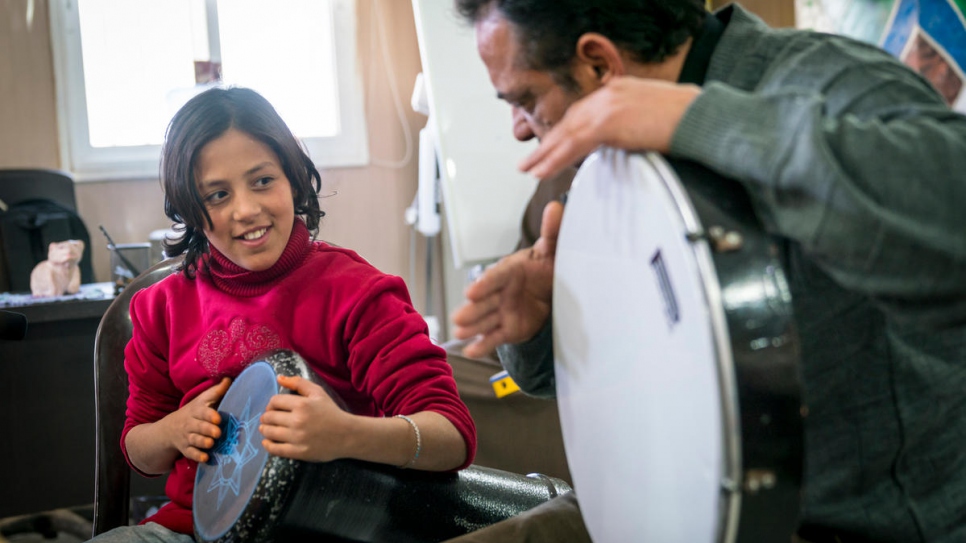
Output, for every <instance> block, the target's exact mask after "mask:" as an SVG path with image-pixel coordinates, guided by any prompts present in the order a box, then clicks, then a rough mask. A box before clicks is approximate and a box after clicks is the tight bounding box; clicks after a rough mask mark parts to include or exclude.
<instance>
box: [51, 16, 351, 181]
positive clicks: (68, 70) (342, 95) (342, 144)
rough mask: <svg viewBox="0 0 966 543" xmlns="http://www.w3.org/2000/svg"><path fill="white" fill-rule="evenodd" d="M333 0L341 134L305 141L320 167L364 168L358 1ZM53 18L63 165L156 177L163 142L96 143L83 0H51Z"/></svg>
mask: <svg viewBox="0 0 966 543" xmlns="http://www.w3.org/2000/svg"><path fill="white" fill-rule="evenodd" d="M330 1H331V2H332V21H333V29H334V41H335V59H334V60H335V69H336V75H337V77H338V97H337V99H338V103H339V112H338V115H339V126H340V134H339V135H337V136H333V137H312V138H300V140H301V141H302V143H303V145H304V146H305V148H306V150H307V151H308V153H309V156H310V157H312V160H313V161H314V162H315V164H316V167H318V168H320V169H323V168H341V167H358V166H365V165H367V164H368V163H369V143H368V134H367V125H366V119H365V110H364V104H363V98H362V97H363V93H362V88H363V85H362V81H361V75H360V72H361V70H360V66H359V63H358V60H357V41H356V26H357V25H356V22H357V20H358V19H357V13H356V1H355V0H330ZM49 16H50V36H51V50H52V53H53V61H54V62H53V65H54V88H55V94H56V102H57V119H58V123H57V124H58V138H59V144H60V145H59V147H60V160H61V169H64V170H67V171H69V172H71V174H73V176H74V179H75V180H76V181H107V180H119V179H129V180H141V179H157V178H158V176H159V162H160V156H161V146H160V145H140V146H124V147H93V146H91V144H90V137H89V125H88V117H87V92H86V88H85V83H84V68H83V54H82V51H81V37H80V22H79V13H78V0H51V2H50V9H49Z"/></svg>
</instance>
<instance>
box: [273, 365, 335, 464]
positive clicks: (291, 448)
mask: <svg viewBox="0 0 966 543" xmlns="http://www.w3.org/2000/svg"><path fill="white" fill-rule="evenodd" d="M278 383H279V384H280V385H282V386H283V387H285V388H287V389H289V390H293V391H295V392H296V393H297V394H278V395H275V396H273V397H272V399H271V400H269V401H268V406H267V407H266V408H265V413H264V414H262V417H261V421H260V422H261V425H260V426H259V427H258V430H259V431H260V432H261V433H262V435H263V436H265V439H264V440H262V446H263V447H265V450H267V451H268V452H269V454H274V455H275V456H281V457H284V458H295V459H298V460H306V461H310V462H328V461H330V460H335V459H337V458H345V456H346V453H345V451H346V440H347V438H348V437H349V434H350V432H349V425H350V419H351V417H352V415H351V414H349V413H346V412H345V411H343V410H342V408H340V407H339V406H338V405H336V403H335V402H334V401H333V400H332V398H331V397H330V396H329V394H328V393H327V392H326V391H325V389H323V388H322V387H320V386H319V385H317V384H315V383H313V382H311V381H308V380H306V379H303V378H301V377H288V376H285V375H279V376H278Z"/></svg>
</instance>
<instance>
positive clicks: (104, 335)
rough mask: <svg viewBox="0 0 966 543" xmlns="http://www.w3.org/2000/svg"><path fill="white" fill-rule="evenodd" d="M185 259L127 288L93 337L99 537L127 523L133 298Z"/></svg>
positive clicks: (96, 525) (168, 262) (161, 267)
mask: <svg viewBox="0 0 966 543" xmlns="http://www.w3.org/2000/svg"><path fill="white" fill-rule="evenodd" d="M181 260H182V258H181V257H177V258H169V259H167V260H165V261H163V262H160V263H158V264H157V265H155V266H154V267H152V268H150V269H148V270H147V271H145V272H144V273H142V274H141V275H139V276H138V277H137V278H135V279H134V281H133V282H132V283H131V284H129V285H128V286H127V287H125V288H124V290H123V291H121V293H120V294H119V295H118V296H117V298H115V299H114V301H113V302H112V303H111V305H110V306H109V307H108V308H107V311H105V312H104V316H103V317H102V318H101V324H100V326H98V328H97V335H96V336H95V340H94V400H95V404H96V414H97V416H96V433H97V443H96V449H95V456H94V464H95V468H94V471H95V475H94V535H95V536H96V535H98V534H101V533H104V532H106V531H108V530H110V529H112V528H116V527H118V526H124V525H127V523H128V514H129V509H130V489H131V470H130V469H129V468H128V467H127V463H126V461H125V459H124V455H123V453H122V452H121V445H120V443H121V431H122V430H123V429H124V413H125V410H126V408H127V373H126V372H125V371H124V347H125V346H126V345H127V342H128V341H129V340H130V339H131V333H132V324H131V317H130V309H129V306H130V303H131V297H132V296H134V293H135V292H137V291H139V290H141V289H143V288H145V287H148V286H150V285H153V284H154V283H157V282H158V281H160V280H162V279H164V278H165V277H167V276H169V275H171V274H172V273H173V272H174V271H175V269H176V267H177V266H178V265H179V264H180V263H181Z"/></svg>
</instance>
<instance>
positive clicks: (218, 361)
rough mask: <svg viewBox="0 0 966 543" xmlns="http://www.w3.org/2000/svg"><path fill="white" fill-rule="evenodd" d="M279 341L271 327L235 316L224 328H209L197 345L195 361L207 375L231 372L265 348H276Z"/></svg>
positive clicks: (248, 361)
mask: <svg viewBox="0 0 966 543" xmlns="http://www.w3.org/2000/svg"><path fill="white" fill-rule="evenodd" d="M281 345H282V341H281V339H279V335H278V334H277V333H275V331H274V330H272V329H271V328H269V327H268V326H265V325H264V324H249V322H248V321H247V320H246V319H245V318H244V317H235V318H233V319H232V320H231V322H230V323H229V324H228V329H227V330H211V331H209V332H208V333H207V334H205V337H204V339H202V340H201V344H200V345H199V346H198V361H199V362H200V363H201V366H202V367H204V368H205V370H206V371H207V372H208V375H211V376H212V377H218V376H219V375H230V374H233V373H236V372H234V371H231V370H239V371H240V370H241V368H244V367H245V366H247V365H248V364H250V363H251V362H252V361H253V360H254V358H255V357H256V356H258V355H260V354H262V353H264V352H265V351H268V350H271V349H278V348H279V347H281Z"/></svg>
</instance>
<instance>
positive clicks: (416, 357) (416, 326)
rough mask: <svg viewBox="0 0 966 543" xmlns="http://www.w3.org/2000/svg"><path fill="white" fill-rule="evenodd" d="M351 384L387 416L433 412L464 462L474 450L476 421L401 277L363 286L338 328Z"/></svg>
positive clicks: (379, 279)
mask: <svg viewBox="0 0 966 543" xmlns="http://www.w3.org/2000/svg"><path fill="white" fill-rule="evenodd" d="M344 334H345V335H344V343H345V344H346V345H347V350H348V353H349V357H348V367H349V371H350V373H351V379H352V384H353V386H354V387H355V388H356V389H357V390H360V391H362V392H363V393H365V394H367V395H368V396H369V397H371V398H373V399H374V401H375V402H376V404H377V405H378V406H379V408H380V409H381V410H382V411H383V412H384V413H386V414H388V415H397V414H401V415H410V414H413V413H418V412H420V411H433V412H436V413H439V414H440V415H442V416H444V417H446V418H447V419H448V420H449V421H450V422H451V423H452V424H453V426H454V427H456V430H457V431H458V432H459V433H460V435H461V436H462V437H463V441H464V443H465V444H466V461H465V462H464V463H463V465H462V466H460V467H459V468H457V469H462V468H465V467H467V466H469V465H470V464H472V463H473V459H474V457H475V455H476V426H475V424H474V423H473V419H472V417H471V416H470V412H469V409H468V408H467V407H466V405H465V404H464V403H463V401H462V400H461V399H460V397H459V393H458V392H457V389H456V381H455V380H454V379H453V371H452V368H450V365H449V363H448V362H447V361H446V352H445V351H444V350H443V349H442V348H440V347H438V346H436V345H434V344H433V343H432V341H430V339H429V335H428V329H427V326H426V323H425V321H424V320H423V318H422V317H421V316H420V315H419V313H417V312H416V310H415V309H414V308H413V307H412V305H411V303H410V301H409V294H408V292H407V291H406V286H405V283H403V281H402V279H400V278H398V277H394V276H389V275H383V276H380V277H378V278H376V279H375V280H374V281H372V282H370V283H368V284H367V285H365V288H364V289H363V292H362V294H361V295H360V298H359V299H358V300H356V301H355V303H354V306H353V308H352V309H351V310H350V311H349V313H348V317H347V320H346V326H345V330H344Z"/></svg>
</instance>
